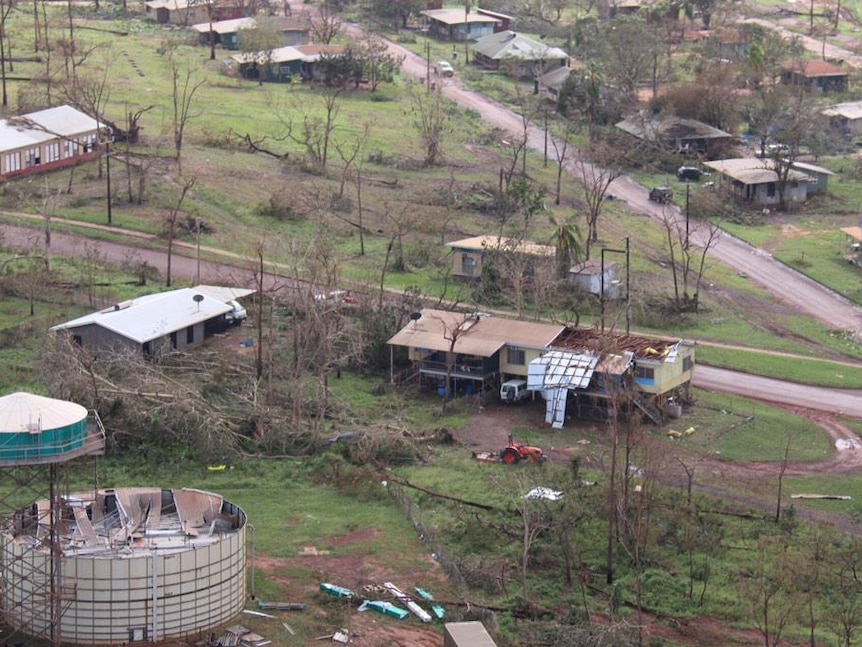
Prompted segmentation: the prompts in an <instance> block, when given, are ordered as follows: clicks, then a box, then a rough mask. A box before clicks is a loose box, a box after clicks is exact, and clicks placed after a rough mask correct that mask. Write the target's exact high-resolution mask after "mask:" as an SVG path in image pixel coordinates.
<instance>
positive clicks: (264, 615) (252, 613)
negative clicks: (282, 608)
mask: <svg viewBox="0 0 862 647" xmlns="http://www.w3.org/2000/svg"><path fill="white" fill-rule="evenodd" d="M242 612H243V613H245V614H248V615H250V616H257V617H258V618H275V616H271V615H269V614H268V613H261V612H260V611H254V610H252V609H243V610H242Z"/></svg>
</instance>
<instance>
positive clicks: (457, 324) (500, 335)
mask: <svg viewBox="0 0 862 647" xmlns="http://www.w3.org/2000/svg"><path fill="white" fill-rule="evenodd" d="M420 314H421V315H422V316H421V317H420V318H419V319H418V320H416V321H411V322H410V323H408V324H407V325H406V326H404V328H402V329H401V330H400V331H398V332H397V333H396V334H395V335H394V336H393V337H392V338H391V339H390V340H389V341H388V343H389V344H391V345H393V346H405V347H408V348H421V349H426V350H430V351H444V352H448V351H449V348H450V346H451V343H452V342H451V339H452V336H453V331H455V330H459V329H460V330H461V331H462V332H460V333H456V337H457V339H456V343H455V347H454V351H455V352H456V353H461V354H464V355H475V356H477V357H491V356H492V355H493V354H494V353H496V352H497V351H498V350H500V348H502V347H503V346H505V345H507V344H508V345H509V346H520V347H525V348H545V347H547V345H548V344H549V343H550V342H551V340H552V339H554V338H555V337H557V336H558V335H559V334H560V332H561V331H562V330H563V326H560V325H556V324H543V323H535V322H530V321H515V320H513V319H504V318H503V317H487V316H475V315H471V314H465V313H463V312H450V311H447V310H433V309H424V310H422V311H421V313H420ZM447 337H448V339H447Z"/></svg>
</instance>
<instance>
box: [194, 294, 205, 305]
mask: <svg viewBox="0 0 862 647" xmlns="http://www.w3.org/2000/svg"><path fill="white" fill-rule="evenodd" d="M203 300H204V295H202V294H196V295H194V296H193V297H192V301H194V302H195V303H200V302H201V301H203Z"/></svg>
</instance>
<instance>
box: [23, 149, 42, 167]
mask: <svg viewBox="0 0 862 647" xmlns="http://www.w3.org/2000/svg"><path fill="white" fill-rule="evenodd" d="M24 155H25V158H26V160H27V161H26V163H25V166H26V167H27V168H30V167H31V166H39V164H41V163H42V156H41V154H40V152H39V149H38V148H31V149H29V150H28V151H27V152H26V153H25V154H24Z"/></svg>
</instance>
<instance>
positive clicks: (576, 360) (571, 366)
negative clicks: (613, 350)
mask: <svg viewBox="0 0 862 647" xmlns="http://www.w3.org/2000/svg"><path fill="white" fill-rule="evenodd" d="M598 363H599V355H598V354H597V353H593V352H590V351H587V352H583V353H573V352H571V351H563V350H552V351H550V352H548V353H545V354H544V355H542V356H541V357H538V358H536V359H534V360H533V361H532V362H530V365H529V366H528V368H527V371H528V373H527V386H528V387H529V388H530V389H547V388H564V389H586V388H587V387H588V386H589V384H590V380H592V379H593V373H594V372H595V370H596V365H597V364H598Z"/></svg>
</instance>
